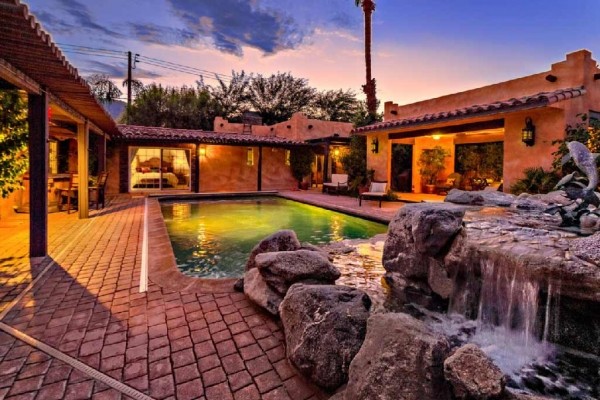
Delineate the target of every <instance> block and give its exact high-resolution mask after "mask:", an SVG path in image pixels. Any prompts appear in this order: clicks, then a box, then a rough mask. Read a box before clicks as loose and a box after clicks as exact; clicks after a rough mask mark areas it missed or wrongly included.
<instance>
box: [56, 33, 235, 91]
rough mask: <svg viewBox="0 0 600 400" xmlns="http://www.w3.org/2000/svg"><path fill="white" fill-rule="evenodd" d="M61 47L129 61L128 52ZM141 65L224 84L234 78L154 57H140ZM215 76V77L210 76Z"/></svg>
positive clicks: (74, 46) (63, 44) (65, 45)
mask: <svg viewBox="0 0 600 400" xmlns="http://www.w3.org/2000/svg"><path fill="white" fill-rule="evenodd" d="M57 44H58V45H59V46H62V47H65V50H64V52H65V53H71V54H81V55H89V56H94V57H108V58H116V59H122V60H125V59H127V52H124V51H117V50H110V49H102V48H97V47H89V46H80V45H75V44H68V43H57ZM138 62H140V63H145V64H148V65H151V66H154V67H158V68H164V69H168V70H171V71H176V72H182V73H185V74H189V75H194V76H198V77H200V78H207V79H214V80H217V81H218V80H221V81H223V82H228V81H231V79H232V77H231V76H229V75H225V74H220V73H218V72H214V71H209V70H205V69H201V68H196V67H191V66H188V65H183V64H179V63H174V62H171V61H167V60H161V59H158V58H153V57H146V56H140V57H139V61H138ZM210 75H214V76H210Z"/></svg>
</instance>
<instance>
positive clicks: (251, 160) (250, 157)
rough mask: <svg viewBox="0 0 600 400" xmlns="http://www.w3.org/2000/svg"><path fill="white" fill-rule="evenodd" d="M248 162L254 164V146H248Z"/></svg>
mask: <svg viewBox="0 0 600 400" xmlns="http://www.w3.org/2000/svg"><path fill="white" fill-rule="evenodd" d="M246 164H248V165H249V166H252V165H254V151H253V150H252V147H248V149H247V150H246Z"/></svg>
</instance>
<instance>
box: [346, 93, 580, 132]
mask: <svg viewBox="0 0 600 400" xmlns="http://www.w3.org/2000/svg"><path fill="white" fill-rule="evenodd" d="M584 94H585V89H584V88H583V86H580V87H575V88H567V89H559V90H555V91H553V92H540V93H537V94H533V95H529V96H523V97H519V98H512V99H508V100H502V101H495V102H493V103H488V104H475V105H472V106H469V107H464V108H459V109H456V110H452V111H445V112H439V113H435V114H425V115H421V116H418V117H411V118H405V119H394V120H390V121H384V122H378V123H376V124H372V125H367V126H363V127H360V128H356V129H354V130H353V131H352V132H353V133H362V132H370V131H378V130H384V129H389V128H406V127H411V126H418V125H425V124H432V123H437V122H444V121H451V120H455V119H461V118H467V117H476V116H484V115H493V114H500V113H505V112H510V111H517V110H523V109H530V108H538V107H544V106H547V105H550V104H553V103H557V102H559V101H563V100H568V99H572V98H575V97H579V96H582V95H584Z"/></svg>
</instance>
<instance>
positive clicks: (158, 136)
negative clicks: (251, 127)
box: [118, 125, 307, 146]
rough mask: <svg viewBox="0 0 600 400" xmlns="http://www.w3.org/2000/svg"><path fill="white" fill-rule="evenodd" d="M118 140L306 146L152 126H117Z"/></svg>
mask: <svg viewBox="0 0 600 400" xmlns="http://www.w3.org/2000/svg"><path fill="white" fill-rule="evenodd" d="M118 128H119V131H120V132H121V137H120V139H122V140H127V141H139V142H143V141H172V142H186V143H204V144H229V145H259V144H263V145H274V146H284V145H285V146H306V145H307V144H306V143H304V142H299V141H295V140H291V139H286V138H281V137H277V136H259V135H245V134H242V133H224V132H211V131H203V130H199V129H174V128H161V127H153V126H138V125H118Z"/></svg>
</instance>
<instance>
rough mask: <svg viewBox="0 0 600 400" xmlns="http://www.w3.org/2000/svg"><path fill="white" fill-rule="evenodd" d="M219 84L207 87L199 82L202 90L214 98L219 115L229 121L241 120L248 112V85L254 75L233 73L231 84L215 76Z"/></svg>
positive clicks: (242, 72)
mask: <svg viewBox="0 0 600 400" xmlns="http://www.w3.org/2000/svg"><path fill="white" fill-rule="evenodd" d="M215 78H216V79H217V84H216V85H215V86H212V85H206V84H204V82H203V81H197V84H198V88H199V89H200V90H206V91H207V92H208V93H209V94H210V96H211V97H212V99H213V101H214V104H215V108H216V110H215V111H216V113H217V115H219V116H221V117H223V118H225V119H228V120H241V117H242V114H243V113H244V111H247V110H248V106H249V105H248V85H249V84H250V80H251V79H252V75H246V73H245V72H244V71H241V72H239V73H236V72H235V71H231V80H230V81H229V83H226V82H224V81H223V79H222V78H221V77H220V76H218V75H215Z"/></svg>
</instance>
